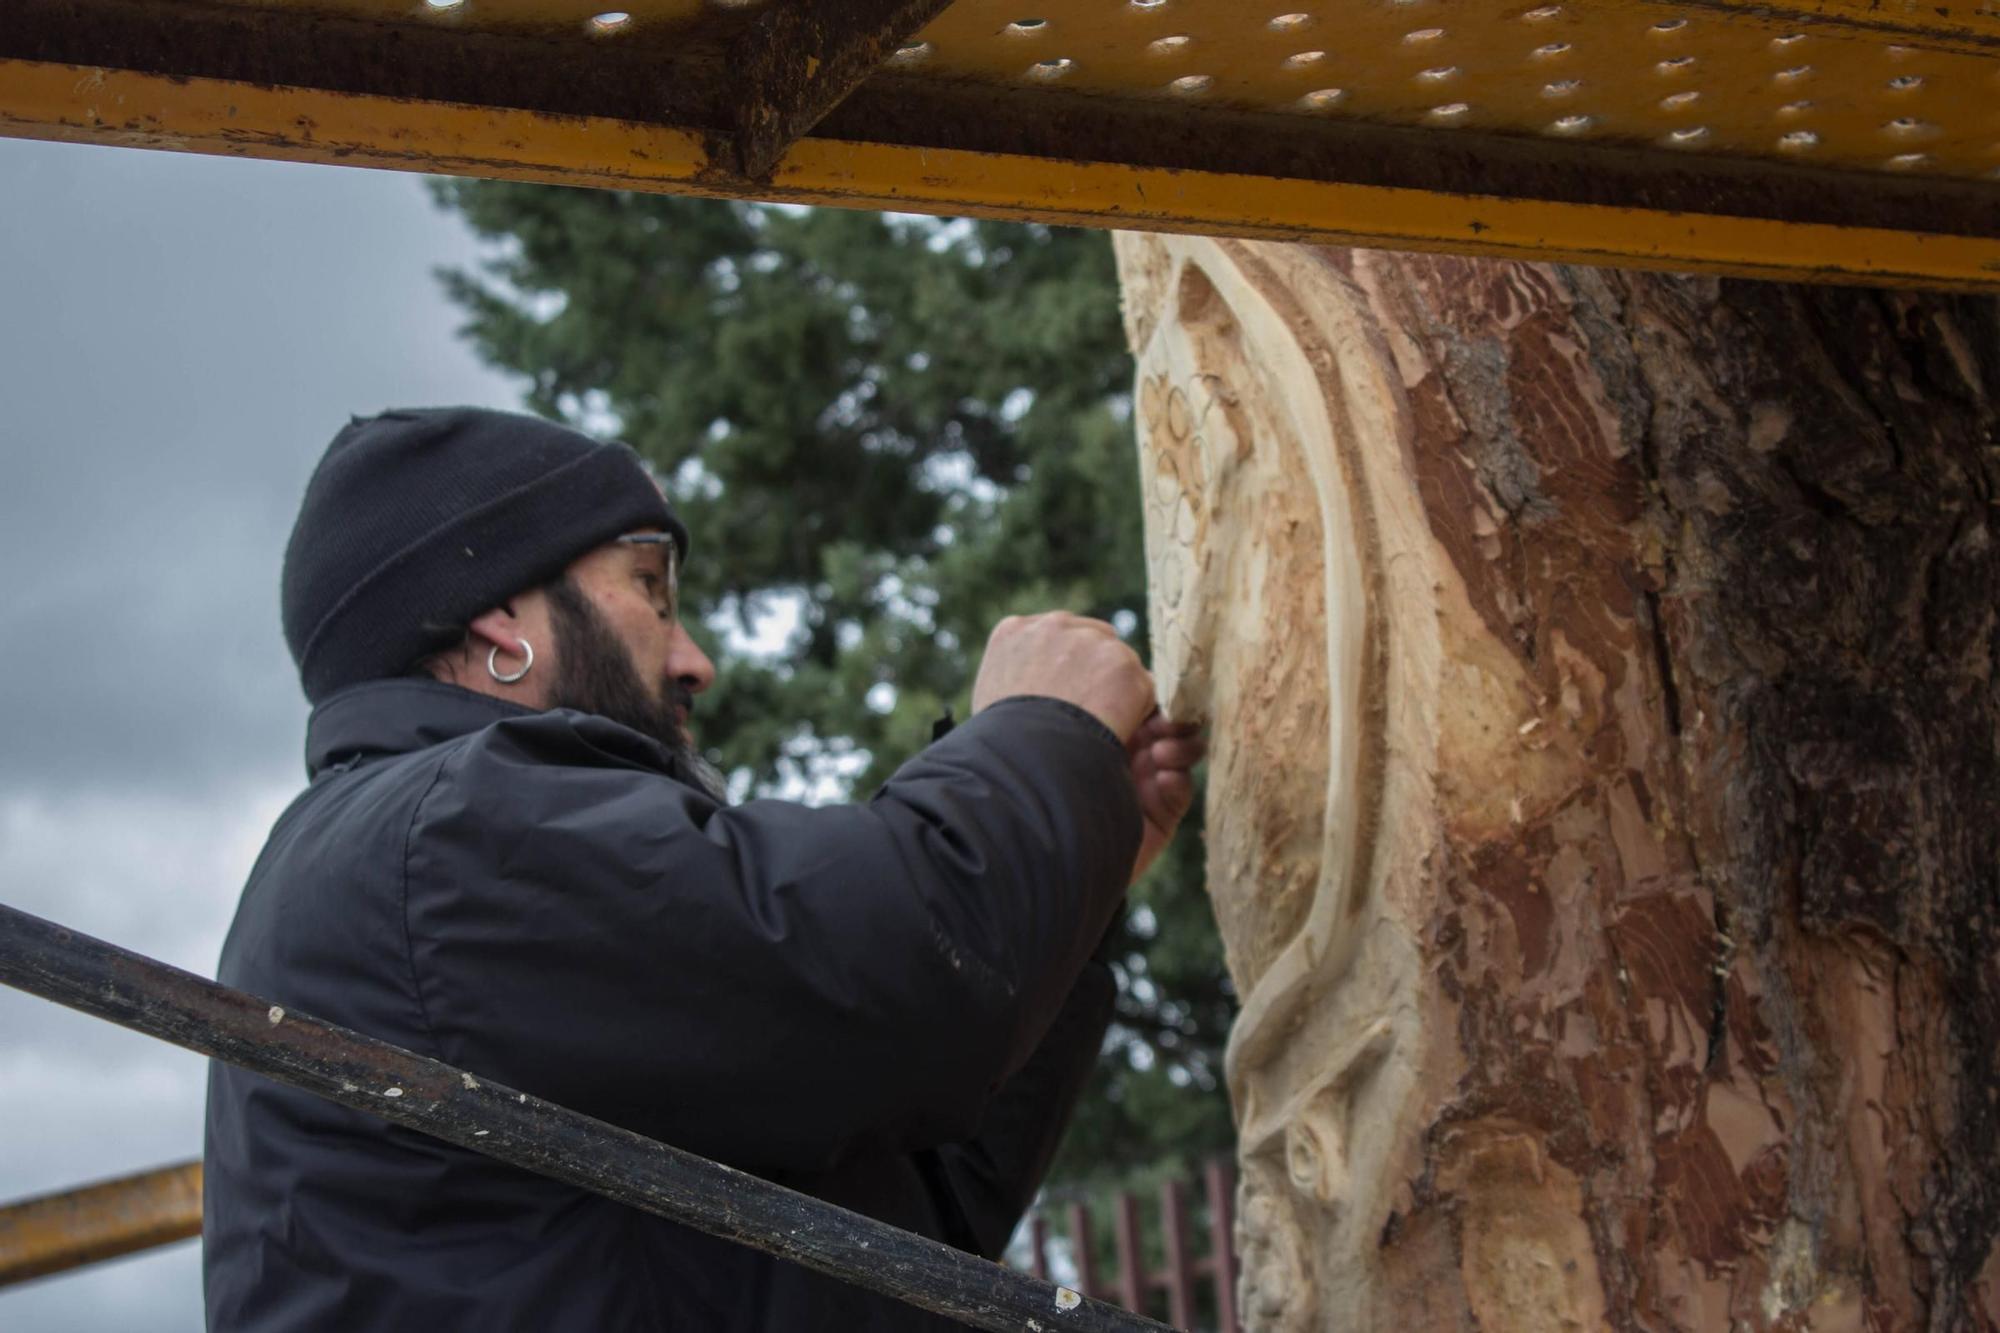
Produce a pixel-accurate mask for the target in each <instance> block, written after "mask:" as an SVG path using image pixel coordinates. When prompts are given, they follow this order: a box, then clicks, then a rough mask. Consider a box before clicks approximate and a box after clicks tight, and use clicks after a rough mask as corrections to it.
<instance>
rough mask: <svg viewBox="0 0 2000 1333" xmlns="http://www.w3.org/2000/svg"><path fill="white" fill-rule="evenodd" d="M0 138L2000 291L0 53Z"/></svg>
mask: <svg viewBox="0 0 2000 1333" xmlns="http://www.w3.org/2000/svg"><path fill="white" fill-rule="evenodd" d="M0 89H4V90H5V93H4V96H0V134H7V135H14V136H19V137H25V138H39V139H56V140H70V141H76V142H88V143H101V144H121V145H127V146H133V147H146V148H164V149H173V150H179V151H190V152H206V153H222V154H235V155H240V156H248V157H266V158H285V159H291V160H297V161H307V162H323V163H336V164H343V165H349V166H369V167H386V168H392V169H398V170H413V171H427V172H440V173H444V174H451V175H476V176H493V177H504V178H509V179H516V180H530V181H544V182H552V183H560V184H570V185H589V186H610V187H617V188H624V189H636V190H653V191H664V192H670V193H690V194H706V195H718V196H728V195H754V196H755V197H761V198H770V199H780V200H790V201H797V202H804V203H823V204H836V205H841V206H847V207H863V208H885V209H898V210H906V211H915V212H929V213H941V214H969V215H977V216H988V217H1012V218H1026V219H1033V220H1039V221H1046V222H1053V223H1068V224H1075V225H1082V226H1099V227H1121V228H1135V229H1140V230H1157V231H1187V232H1201V233H1207V234H1213V235H1237V236H1255V237H1265V238H1272V239H1285V240H1303V241H1322V242H1327V243H1335V244H1343V245H1362V246H1377V247H1384V248H1396V249H1413V250H1440V251H1448V252H1455V253H1465V254H1487V255H1500V256H1509V257H1515V258H1541V259H1552V260H1564V261H1572V262H1579V263H1590V264H1612V265H1626V266H1633V267H1644V268H1672V269H1688V270H1696V271H1708V272H1717V273H1730V274H1739V275H1748V276H1758V277H1791V278H1806V279H1814V280H1825V281H1844V282H1868V283H1876V284H1882V285H1898V286H1933V287H1959V288H1983V289H1989V290H2000V236H1995V235H1984V236H1968V235H1952V234H1944V233H1933V232H1925V231H1912V230H1898V229H1890V228H1881V227H1867V226H1843V225H1835V224H1828V223H1813V222H1796V221H1777V220H1772V219H1768V218H1756V217H1736V216H1727V215H1715V214H1701V213H1693V212H1679V211H1673V212H1670V211H1664V210H1652V209H1646V208H1637V207H1618V206H1610V205H1602V204H1577V203H1563V202H1548V201H1541V200H1535V199H1519V198H1501V197H1497V196H1492V195H1481V194H1467V193H1452V192H1446V191H1438V190H1419V189H1407V188H1396V187H1385V186H1373V185H1359V184H1342V183H1336V182H1327V181H1318V180H1299V179H1288V178H1283V177H1271V176H1253V175H1243V174H1233V173H1226V172H1210V171H1190V170H1180V169H1175V168H1171V167H1137V166H1128V165H1123V164H1118V163H1103V162H1068V161H1055V160H1050V159H1047V158H1043V157H1036V156H1029V155H1026V154H1013V153H986V152H971V151H965V150H958V149H936V148H923V147H912V146H908V145H898V144H883V143H868V142H852V141H841V140H832V139H820V138H811V139H806V140H804V141H802V142H800V143H798V144H796V145H795V146H794V147H793V148H792V149H791V151H790V152H789V153H788V154H787V155H786V156H785V157H784V159H783V160H782V161H781V162H780V163H779V165H778V167H777V168H776V170H775V172H774V173H773V175H772V176H771V178H770V179H769V181H768V182H746V181H744V180H742V179H741V178H740V177H735V176H733V175H731V174H729V173H728V171H727V170H726V169H725V168H723V167H722V166H721V165H720V164H718V163H717V162H715V161H713V160H712V159H711V155H710V150H709V148H708V146H707V141H706V140H705V138H704V136H703V135H702V134H700V133H697V132H694V131H689V130H680V129H674V128H670V127H666V126H661V125H655V124H648V123H641V122H636V121H630V120H619V119H613V118H608V117H591V116H561V115H549V114H544V113H539V112H531V111H520V110H510V109H506V108H496V107H489V106H473V105H466V104H462V103H447V102H431V101H422V100H414V99H409V98H399V97H385V96H375V95H368V94H355V93H339V92H328V91H324V90H320V89H312V88H296V87H282V86H268V85H265V86H260V85H253V84H248V83H242V82H235V81H230V80H221V79H204V78H185V77H182V78H175V77H165V76H160V75H151V74H137V73H132V72H129V71H124V70H116V69H106V68H93V67H88V66H80V65H69V64H49V63H42V62H34V61H21V60H0Z"/></svg>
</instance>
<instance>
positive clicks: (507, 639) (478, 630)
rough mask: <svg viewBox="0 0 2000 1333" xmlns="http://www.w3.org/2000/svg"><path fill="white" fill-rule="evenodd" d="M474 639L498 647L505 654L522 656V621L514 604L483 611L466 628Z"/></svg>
mask: <svg viewBox="0 0 2000 1333" xmlns="http://www.w3.org/2000/svg"><path fill="white" fill-rule="evenodd" d="M466 629H467V630H468V631H469V632H470V633H471V636H472V637H473V638H474V639H478V640H480V641H482V642H484V643H487V644H490V645H494V646H497V647H498V648H499V649H500V651H501V652H503V653H512V654H513V655H514V656H516V657H519V656H520V655H521V621H520V618H519V617H518V616H517V615H515V613H514V603H513V602H512V601H511V600H509V601H505V602H502V603H500V605H498V606H496V607H494V608H493V609H492V610H491V611H482V612H480V613H479V614H478V615H477V616H475V617H473V619H472V623H471V624H469V625H467V626H466Z"/></svg>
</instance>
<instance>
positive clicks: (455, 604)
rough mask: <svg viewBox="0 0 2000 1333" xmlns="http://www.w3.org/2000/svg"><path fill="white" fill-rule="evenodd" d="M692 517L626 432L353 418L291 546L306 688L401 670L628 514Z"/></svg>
mask: <svg viewBox="0 0 2000 1333" xmlns="http://www.w3.org/2000/svg"><path fill="white" fill-rule="evenodd" d="M645 527H657V528H664V529H665V530H666V531H668V532H671V533H672V534H673V536H674V541H675V542H676V543H678V545H679V547H680V552H681V555H682V557H683V558H685V557H686V555H687V547H688V538H687V529H686V528H685V527H683V526H682V525H681V521H680V520H679V519H678V518H675V517H674V512H673V510H672V509H671V508H669V507H668V505H667V501H666V497H664V496H663V495H661V493H660V489H659V487H658V486H657V485H655V484H654V482H653V479H652V478H651V477H650V476H648V475H647V473H646V470H645V468H644V467H643V466H641V464H640V462H639V456H638V455H637V454H636V453H634V452H632V450H631V449H630V448H629V447H628V446H626V445H623V444H616V443H608V442H605V441H602V440H595V439H592V438H591V437H590V436H588V435H585V434H583V433H582V432H580V431H574V430H571V429H569V428H568V427H567V426H559V425H556V424H555V423H553V422H549V421H544V420H542V419H541V418H540V417H531V416H523V415H520V414H517V413H513V412H493V411H488V410H486V409H484V408H476V407H441V408H411V409H399V410H397V411H393V412H384V413H382V415H380V416H376V417H356V418H354V419H353V420H352V421H351V422H349V423H348V425H347V426H346V428H345V429H343V430H342V431H341V432H340V434H338V435H336V436H334V437H333V443H332V444H329V445H328V446H327V447H326V455H325V457H323V458H321V459H320V461H319V467H318V468H316V469H315V470H314V472H313V475H312V480H311V481H310V482H308V483H306V498H305V500H304V502H303V503H302V504H301V505H300V506H299V517H298V521H297V522H296V523H294V524H293V525H292V538H291V541H290V543H289V544H287V545H286V547H285V570H284V586H283V591H282V600H283V616H284V622H285V642H286V643H287V644H288V645H290V647H291V650H292V660H293V661H294V662H296V663H298V667H299V683H300V684H301V685H303V686H304V687H305V692H306V698H307V699H308V700H310V701H311V702H313V703H315V704H316V703H318V702H319V701H320V700H322V699H324V698H325V697H326V696H327V695H329V694H332V693H333V692H334V691H335V690H337V689H339V688H341V687H342V686H344V685H352V684H354V683H356V682H357V681H364V680H379V679H381V678H383V677H386V676H398V675H401V674H403V673H404V672H406V671H408V670H409V669H410V668H411V667H412V666H414V665H415V664H416V663H417V662H418V661H420V660H422V659H423V658H425V657H427V656H429V655H430V654H432V653H435V652H438V651H440V650H442V649H445V648H449V647H450V646H451V645H453V644H455V643H457V642H458V641H459V639H460V638H461V637H462V636H463V635H464V633H465V628H466V626H467V625H468V624H470V623H471V621H472V619H473V617H475V616H477V615H479V614H480V613H481V612H482V611H486V610H488V609H490V608H492V607H495V606H498V605H500V603H502V602H504V601H506V600H507V599H508V598H510V597H512V596H514V595H515V594H517V593H521V592H525V591H527V590H528V589H530V588H534V587H538V586H540V585H541V584H543V583H547V582H548V581H549V580H551V579H553V578H555V577H556V576H557V575H558V574H560V573H562V571H563V570H564V568H566V567H567V566H568V565H569V564H570V563H571V562H572V561H574V560H576V559H577V558H578V557H579V556H581V555H583V554H584V553H585V552H587V551H589V550H591V549H592V548H593V547H596V546H601V545H603V544H604V543H605V542H608V541H610V540H611V539H612V538H613V537H616V536H618V535H619V534H621V533H626V532H630V531H632V530H633V529H635V528H645Z"/></svg>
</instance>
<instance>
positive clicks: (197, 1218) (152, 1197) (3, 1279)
mask: <svg viewBox="0 0 2000 1333" xmlns="http://www.w3.org/2000/svg"><path fill="white" fill-rule="evenodd" d="M200 1234H201V1163H200V1162H183V1163H181V1164H180V1165H179V1166H169V1167H162V1168H161V1169H159V1170H157V1171H146V1172H142V1173H140V1174H139V1175H136V1176H125V1177H122V1178H121V1179H118V1180H106V1181H102V1182H100V1183H98V1184H94V1185H86V1186H84V1187H82V1188H81V1189H73V1190H66V1191H63V1192H62V1193H59V1194H44V1195H41V1196H39V1197H37V1198H32V1199H23V1200H21V1201H20V1202H18V1203H13V1204H7V1205H4V1206H0V1287H4V1286H8V1285H10V1284H12V1283H16V1282H26V1281H27V1280H28V1279H29V1278H36V1277H44V1276H47V1275H48V1274H51V1273H61V1272H65V1271H67V1270H69V1269H72V1268H80V1267H82V1266H83V1265H85V1264H93V1263H97V1262H99V1261H100V1260H104V1259H115V1258H117V1257H118V1256H119V1255H121V1254H132V1253H134V1252H135V1251H138V1250H147V1249H152V1248H153V1247H154V1246H158V1245H167V1244H171V1243H172V1242H174V1241H177V1240H186V1239H188V1238H189V1237H191V1236H198V1235H200Z"/></svg>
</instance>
